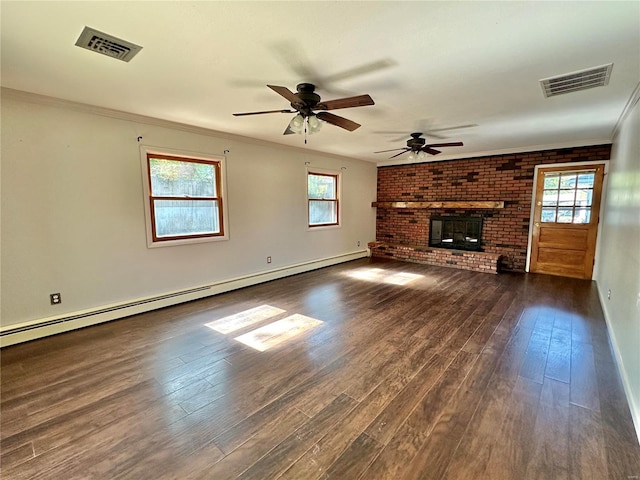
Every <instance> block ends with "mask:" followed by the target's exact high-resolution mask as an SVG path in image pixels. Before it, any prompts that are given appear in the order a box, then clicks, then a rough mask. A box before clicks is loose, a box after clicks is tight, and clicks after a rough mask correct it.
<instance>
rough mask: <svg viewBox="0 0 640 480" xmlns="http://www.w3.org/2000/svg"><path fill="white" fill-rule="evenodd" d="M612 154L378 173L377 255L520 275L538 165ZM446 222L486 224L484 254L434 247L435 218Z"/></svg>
mask: <svg viewBox="0 0 640 480" xmlns="http://www.w3.org/2000/svg"><path fill="white" fill-rule="evenodd" d="M610 153H611V145H596V146H588V147H574V148H565V149H555V150H544V151H537V152H526V153H517V154H509V155H493V156H488V157H476V158H468V159H462V160H448V161H442V162H427V163H415V164H409V165H394V166H388V167H379V168H378V192H377V202H375V203H374V206H375V208H376V209H377V214H376V242H372V243H371V244H370V245H369V246H370V248H371V251H372V255H373V256H381V257H382V256H384V257H391V258H397V259H400V260H408V261H416V262H420V263H432V264H437V265H445V266H454V267H456V268H467V267H469V266H470V267H472V268H468V269H471V270H478V271H496V272H497V271H498V270H506V271H516V272H523V271H524V270H525V264H526V256H527V241H528V235H529V220H530V219H529V216H530V210H531V198H532V194H533V173H534V168H535V166H536V165H542V164H554V163H569V162H583V161H601V160H608V159H609V157H610ZM495 205H497V206H495ZM449 215H460V216H463V217H473V216H481V217H482V220H483V225H482V239H481V250H482V251H481V252H462V251H458V250H446V249H443V250H444V252H440V250H441V249H436V248H433V247H429V235H430V232H429V223H430V219H431V217H432V216H434V217H444V216H449ZM461 252H462V253H461ZM465 255H466V257H465ZM470 255H476V256H477V257H476V258H474V257H470ZM454 262H455V263H454ZM483 262H486V263H483ZM494 264H495V268H494V267H491V268H488V267H487V265H494ZM473 267H478V268H473Z"/></svg>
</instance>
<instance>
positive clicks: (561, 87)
mask: <svg viewBox="0 0 640 480" xmlns="http://www.w3.org/2000/svg"><path fill="white" fill-rule="evenodd" d="M612 68H613V63H609V64H607V65H602V66H600V67H595V68H589V69H587V70H580V71H579V72H573V73H567V74H566V75H561V76H559V77H550V78H543V79H542V80H540V84H541V85H542V91H543V93H544V96H545V97H555V96H556V95H562V94H563V93H570V92H577V91H578V90H587V89H588V88H593V87H604V86H605V85H607V84H608V83H609V77H610V76H611V69H612Z"/></svg>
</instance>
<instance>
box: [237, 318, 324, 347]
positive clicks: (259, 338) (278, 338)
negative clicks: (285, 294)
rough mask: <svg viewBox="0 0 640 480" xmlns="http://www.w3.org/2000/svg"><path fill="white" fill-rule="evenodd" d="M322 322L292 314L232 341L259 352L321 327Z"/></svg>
mask: <svg viewBox="0 0 640 480" xmlns="http://www.w3.org/2000/svg"><path fill="white" fill-rule="evenodd" d="M322 323H323V322H322V321H320V320H316V319H315V318H311V317H307V316H305V315H300V314H299V313H296V314H293V315H291V316H289V317H286V318H283V319H282V320H278V321H276V322H273V323H270V324H268V325H265V326H264V327H260V328H257V329H255V330H252V331H251V332H249V333H245V334H244V335H240V336H239V337H236V338H235V339H234V340H237V341H238V342H241V343H244V344H245V345H247V346H249V347H251V348H254V349H256V350H258V351H260V352H264V351H265V350H268V349H270V348H273V347H275V346H278V345H281V344H282V343H284V342H286V341H287V340H290V339H292V338H294V337H297V336H298V335H300V334H302V333H304V332H306V331H308V330H311V329H312V328H315V327H317V326H318V325H321V324H322Z"/></svg>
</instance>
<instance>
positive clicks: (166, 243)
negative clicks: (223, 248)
mask: <svg viewBox="0 0 640 480" xmlns="http://www.w3.org/2000/svg"><path fill="white" fill-rule="evenodd" d="M149 154H151V155H166V156H172V157H184V158H185V159H195V160H206V161H211V162H218V163H219V165H220V185H219V186H220V192H219V193H218V196H219V198H220V199H221V200H222V224H221V225H220V228H221V230H222V232H223V234H222V235H215V236H203V237H193V238H179V239H172V240H154V238H153V217H152V213H151V201H150V198H151V195H150V193H151V185H150V183H149V162H148V160H147V158H148V155H149ZM140 165H141V171H142V188H143V190H142V194H143V199H144V202H143V203H144V216H145V225H146V231H147V247H148V248H157V247H171V246H176V245H189V244H193V243H205V242H219V241H224V240H229V220H228V219H229V215H228V205H227V203H228V201H227V173H226V172H227V168H226V157H224V156H218V155H209V154H203V153H198V152H189V151H185V150H175V149H171V148H161V147H152V146H144V145H143V146H141V147H140Z"/></svg>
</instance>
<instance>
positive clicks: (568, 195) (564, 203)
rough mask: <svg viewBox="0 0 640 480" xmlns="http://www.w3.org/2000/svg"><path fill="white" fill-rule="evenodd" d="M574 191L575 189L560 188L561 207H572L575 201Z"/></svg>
mask: <svg viewBox="0 0 640 480" xmlns="http://www.w3.org/2000/svg"><path fill="white" fill-rule="evenodd" d="M575 199H576V191H575V190H560V202H559V205H560V206H561V207H572V206H573V205H574V203H575Z"/></svg>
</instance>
